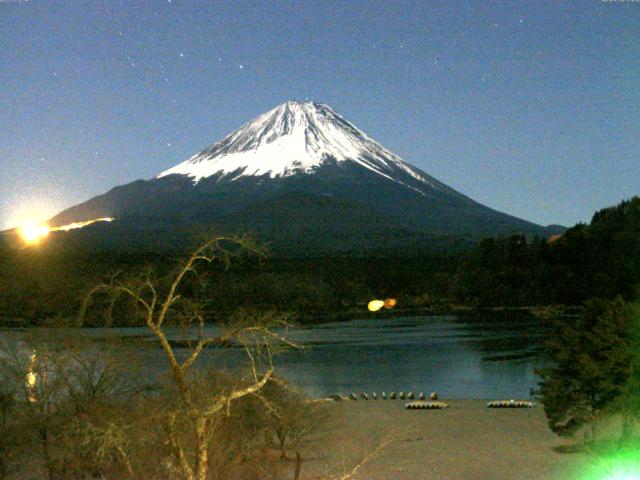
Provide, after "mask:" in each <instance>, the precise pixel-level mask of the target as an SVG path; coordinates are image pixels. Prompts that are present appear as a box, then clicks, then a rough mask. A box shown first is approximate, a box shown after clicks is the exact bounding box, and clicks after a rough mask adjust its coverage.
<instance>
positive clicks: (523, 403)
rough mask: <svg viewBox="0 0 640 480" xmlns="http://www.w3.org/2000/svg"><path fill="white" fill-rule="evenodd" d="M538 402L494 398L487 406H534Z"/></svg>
mask: <svg viewBox="0 0 640 480" xmlns="http://www.w3.org/2000/svg"><path fill="white" fill-rule="evenodd" d="M535 406H536V404H535V403H534V402H530V401H528V400H494V401H492V402H489V403H487V408H533V407H535Z"/></svg>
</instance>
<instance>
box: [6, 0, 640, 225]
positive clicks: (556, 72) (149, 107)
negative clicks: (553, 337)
mask: <svg viewBox="0 0 640 480" xmlns="http://www.w3.org/2000/svg"><path fill="white" fill-rule="evenodd" d="M0 86H1V88H0V126H1V128H0V227H8V226H10V225H14V224H17V223H19V222H22V221H24V220H27V219H33V218H35V219H39V220H43V219H46V218H48V217H50V216H51V215H53V214H54V213H56V212H58V211H60V210H61V209H63V208H65V207H68V206H71V205H74V204H76V203H79V202H81V201H83V200H86V199H88V198H90V197H92V196H94V195H97V194H100V193H103V192H105V191H106V190H108V189H110V188H111V187H113V186H116V185H120V184H123V183H128V182H130V181H133V180H136V179H139V178H150V177H153V176H155V175H157V174H158V173H160V172H161V171H163V170H165V169H167V168H169V167H171V166H173V165H175V164H177V163H179V162H181V161H183V160H185V159H186V158H187V157H189V156H191V155H192V154H194V153H196V152H197V151H199V150H201V149H202V148H204V147H206V146H208V145H209V144H211V143H213V142H214V141H216V140H220V139H222V137H223V136H225V135H226V134H227V133H229V132H231V131H232V130H234V129H236V128H237V127H239V126H240V125H241V124H243V123H245V122H247V121H249V120H250V119H252V118H253V117H255V116H256V115H258V114H260V113H262V112H264V111H266V110H269V109H271V108H273V107H275V106H276V105H277V104H279V103H282V102H284V101H286V100H306V99H309V100H313V101H317V102H322V103H326V104H328V105H330V106H331V107H332V108H333V109H334V110H336V111H337V112H339V113H340V114H342V115H343V116H344V117H345V118H346V119H347V120H349V121H351V122H352V123H354V124H355V125H356V126H358V127H359V128H360V129H362V130H363V131H364V132H365V133H367V134H368V135H369V136H371V137H373V138H374V139H376V140H377V141H379V142H380V143H382V144H383V145H385V146H386V147H387V148H389V149H391V150H392V151H393V152H395V153H396V154H398V155H400V156H401V157H402V158H403V159H404V160H406V161H408V162H410V163H412V164H414V165H416V166H417V167H419V168H421V169H423V170H424V171H425V172H427V173H428V174H430V175H432V176H434V177H436V178H437V179H439V180H441V181H443V182H444V183H446V184H447V185H449V186H451V187H453V188H455V189H457V190H459V191H461V192H462V193H464V194H466V195H468V196H470V197H472V198H473V199H475V200H477V201H479V202H481V203H483V204H485V205H487V206H490V207H492V208H495V209H498V210H501V211H505V212H507V213H510V214H513V215H516V216H519V217H522V218H525V219H527V220H531V221H534V222H536V223H540V224H550V223H560V224H564V225H568V226H570V225H572V224H574V223H576V222H578V221H588V220H589V219H590V217H591V215H592V214H593V212H594V211H595V210H597V209H599V208H602V207H604V206H607V205H611V204H614V203H617V202H619V201H620V200H622V199H624V198H628V197H630V196H633V195H637V194H640V1H629V0H627V1H617V2H615V1H601V0H570V1H540V0H536V1H531V2H524V1H523V2H512V1H505V0H500V1H487V0H478V1H475V2H470V1H457V0H456V1H451V0H449V1H446V2H440V1H424V2H398V3H396V2H393V3H392V2H379V3H378V2H372V1H345V2H332V1H323V2H310V1H296V2H247V1H243V2H237V3H235V4H234V3H233V2H212V1H204V0H202V1H187V0H169V1H167V0H154V1H137V0H136V1H132V0H126V1H117V0H108V1H82V2H80V1H78V2H75V1H52V0H30V1H26V0H22V1H12V0H0Z"/></svg>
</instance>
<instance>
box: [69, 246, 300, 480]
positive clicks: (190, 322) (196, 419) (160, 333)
mask: <svg viewBox="0 0 640 480" xmlns="http://www.w3.org/2000/svg"><path fill="white" fill-rule="evenodd" d="M238 251H240V252H250V253H253V254H257V255H262V254H263V252H262V250H261V249H259V248H257V247H256V246H255V245H254V244H253V243H251V242H250V241H248V240H247V239H245V238H232V237H215V238H212V239H210V240H208V241H206V242H205V243H203V244H202V245H201V246H200V247H198V248H197V249H196V250H195V251H194V252H193V253H192V254H191V255H190V256H189V257H188V258H187V259H186V260H185V261H184V262H183V263H182V264H180V266H179V267H178V268H177V270H176V271H175V272H174V273H173V274H172V275H171V277H170V279H169V281H168V282H167V283H166V285H163V284H162V282H161V281H160V280H159V279H157V278H155V277H154V275H153V272H152V271H151V270H147V271H146V272H144V274H143V275H142V276H140V277H138V278H134V279H129V280H123V279H122V278H120V276H115V277H113V278H112V279H111V281H110V282H108V283H102V284H100V285H97V286H96V287H94V288H93V289H92V290H91V291H90V292H89V293H88V294H87V296H86V297H85V300H84V302H83V304H82V309H81V312H80V315H79V317H78V324H79V325H82V323H83V322H84V320H85V318H86V315H87V311H88V308H89V307H90V306H91V304H92V301H93V299H94V298H95V297H96V296H99V295H101V294H107V297H108V302H107V305H106V316H107V318H106V322H107V325H111V324H112V314H113V311H114V306H115V305H116V303H117V302H118V301H119V299H120V298H122V297H125V298H128V299H129V300H130V301H131V302H132V303H133V304H134V305H135V307H136V309H137V311H138V312H139V313H140V315H141V317H142V319H143V321H144V323H145V325H146V326H147V328H148V329H149V331H150V332H151V333H152V334H153V336H154V337H155V338H156V339H157V341H158V342H159V344H160V346H161V348H162V350H163V352H164V356H165V358H166V360H167V362H168V364H169V369H170V376H171V380H172V383H173V385H174V387H175V389H176V391H177V396H178V398H179V402H178V404H177V405H176V407H177V408H169V409H167V411H166V412H165V413H163V417H164V422H165V426H166V429H165V431H166V435H167V443H168V445H169V446H170V449H171V452H172V456H173V464H174V466H175V468H176V470H177V471H178V472H180V474H181V476H182V478H184V479H187V480H205V479H206V478H207V476H208V472H209V452H210V448H211V447H212V442H213V441H214V439H215V429H216V425H217V423H218V422H217V420H218V419H219V418H220V417H221V416H222V417H224V416H229V415H230V413H231V408H232V405H233V404H234V402H236V401H238V400H239V399H242V398H244V397H247V396H251V395H255V394H256V393H257V392H258V391H260V390H261V389H262V388H263V387H264V386H265V384H266V383H267V382H268V381H269V379H270V378H271V377H272V375H273V363H272V355H273V349H274V347H275V346H276V345H277V344H279V343H287V342H286V340H285V339H284V338H282V337H281V336H279V335H278V334H277V333H275V332H274V331H273V329H272V327H274V326H275V325H282V324H283V322H282V321H281V320H280V319H278V318H277V316H275V315H266V316H261V315H257V316H248V317H247V316H244V317H241V318H236V319H234V321H232V322H230V323H227V324H224V325H219V326H220V329H219V332H218V333H216V334H215V335H209V334H208V333H207V329H206V328H205V326H206V325H205V317H206V313H205V310H204V308H203V306H202V304H201V303H200V302H198V301H197V300H195V299H194V298H190V297H189V295H184V294H183V293H182V290H183V289H184V288H185V283H188V282H194V281H196V282H197V281H199V279H200V278H201V274H200V273H199V272H198V270H197V267H198V266H201V265H206V264H211V263H213V262H214V261H221V262H222V263H223V264H225V265H226V264H228V262H229V259H230V258H231V256H232V255H233V254H234V253H236V252H238ZM169 323H178V324H179V325H181V326H182V327H183V328H185V329H186V330H188V331H195V335H196V338H195V340H194V341H193V342H192V343H190V344H189V345H188V346H189V347H190V348H189V350H188V354H187V355H186V356H183V355H182V356H181V355H179V352H177V351H176V350H175V348H174V346H173V345H172V342H171V341H170V339H169V337H168V333H167V329H166V327H167V324H169ZM230 342H236V343H237V344H238V345H240V346H242V348H243V349H244V351H245V353H246V356H247V359H248V364H249V375H248V376H247V377H245V378H241V379H240V378H236V379H235V380H234V381H231V382H227V383H226V384H225V385H224V386H222V387H220V388H219V389H217V390H216V391H215V392H213V393H210V394H203V393H202V391H201V389H199V388H197V385H198V383H197V382H196V381H194V375H193V371H192V370H193V369H192V367H193V365H194V364H195V362H196V361H197V360H198V358H199V357H200V356H201V354H202V352H203V351H204V349H205V348H207V347H209V346H223V345H227V344H229V343H230ZM182 421H187V422H188V423H189V426H190V431H191V439H190V440H189V443H188V444H186V443H184V442H183V439H184V435H182V434H181V432H180V430H179V428H180V427H179V423H180V422H182Z"/></svg>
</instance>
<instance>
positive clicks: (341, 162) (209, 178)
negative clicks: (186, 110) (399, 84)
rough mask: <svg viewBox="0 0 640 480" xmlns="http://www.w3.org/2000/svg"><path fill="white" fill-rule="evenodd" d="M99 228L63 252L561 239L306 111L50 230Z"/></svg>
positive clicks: (296, 249)
mask: <svg viewBox="0 0 640 480" xmlns="http://www.w3.org/2000/svg"><path fill="white" fill-rule="evenodd" d="M99 217H115V218H116V221H114V222H112V223H111V224H109V225H96V226H91V227H87V228H85V229H82V231H76V232H73V233H72V234H70V235H67V236H66V237H67V240H69V241H80V242H81V243H82V242H84V243H87V244H91V245H93V246H94V247H95V246H99V247H105V248H125V249H131V250H133V251H135V250H136V249H144V250H153V249H166V248H171V247H170V246H171V245H180V244H181V243H182V240H183V239H184V238H185V237H186V236H188V235H190V234H192V233H193V231H194V230H196V229H203V228H207V229H214V230H215V231H218V232H224V233H235V234H240V233H253V234H255V235H256V236H257V237H258V239H259V240H261V241H266V242H268V243H270V244H271V247H272V252H273V253H275V254H281V255H284V256H300V255H303V256H304V255H307V256H308V255H312V256H313V255H332V254H353V253H358V252H382V251H394V252H397V251H401V250H403V249H409V250H412V249H420V248H424V247H425V246H430V247H431V248H433V249H435V250H439V249H441V248H452V245H454V248H457V247H459V248H465V247H464V245H465V244H467V245H468V244H471V243H472V242H474V241H475V240H477V239H479V238H481V237H485V236H495V235H507V234H512V233H522V234H526V235H528V236H543V237H546V236H548V235H550V234H552V233H557V229H556V228H553V227H542V226H539V225H536V224H533V223H531V222H527V221H525V220H522V219H519V218H516V217H513V216H510V215H507V214H504V213H501V212H498V211H495V210H492V209H491V208H488V207H486V206H484V205H481V204H479V203H477V202H475V201H473V200H472V199H470V198H468V197H466V196H465V195H463V194H461V193H459V192H457V191H455V190H454V189H452V188H450V187H448V186H446V185H444V184H443V183H441V182H439V181H438V180H436V179H434V178H433V177H431V176H429V175H428V174H426V173H425V172H423V171H421V170H420V169H418V168H416V167H414V166H412V165H410V164H409V163H407V162H405V161H403V160H402V159H400V158H399V157H398V156H396V155H395V154H393V153H392V152H390V151H389V150H387V149H386V148H384V147H383V146H382V145H380V144H379V143H377V142H375V141H374V140H372V139H371V138H369V137H368V136H367V135H366V134H364V133H363V132H362V131H360V130H359V129H358V128H356V127H355V126H354V125H352V124H351V123H349V122H348V121H346V120H345V119H344V118H342V117H341V116H340V115H338V114H337V113H336V112H334V111H333V110H332V109H331V108H330V107H328V106H326V105H323V104H317V103H312V102H304V103H301V102H286V103H283V104H282V105H279V106H277V107H276V108H274V109H273V110H270V111H268V112H266V113H264V114H262V115H260V116H258V117H257V118H255V119H254V120H252V121H250V122H249V123H247V124H245V125H244V126H242V127H240V128H239V129H238V130H236V131H235V132H233V133H231V134H230V135H228V136H227V137H225V138H224V139H223V140H222V141H219V142H217V143H214V144H213V145H212V146H211V147H209V148H207V149H205V150H203V151H202V152H200V153H198V154H196V155H194V156H192V157H191V158H189V159H188V160H186V161H184V162H182V163H180V164H178V165H176V166H175V167H173V168H170V169H168V170H166V171H164V172H162V173H160V174H159V175H158V176H156V177H154V178H152V179H150V180H138V181H135V182H132V183H130V184H127V185H123V186H118V187H116V188H113V189H112V190H110V191H108V192H107V193H105V194H103V195H99V196H97V197H94V198H92V199H90V200H88V201H86V202H84V203H82V204H79V205H77V206H74V207H71V208H69V209H67V210H65V211H63V212H61V213H60V214H58V215H57V216H55V217H54V218H52V219H51V221H50V224H51V225H53V226H59V225H64V224H69V223H73V222H80V221H86V220H90V219H92V218H99ZM456 246H457V247H456Z"/></svg>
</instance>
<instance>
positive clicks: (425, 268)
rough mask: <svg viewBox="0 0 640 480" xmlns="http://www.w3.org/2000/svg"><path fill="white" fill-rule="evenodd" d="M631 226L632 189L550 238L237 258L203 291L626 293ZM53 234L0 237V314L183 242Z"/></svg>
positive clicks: (444, 298)
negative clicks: (151, 246) (121, 245)
mask: <svg viewBox="0 0 640 480" xmlns="http://www.w3.org/2000/svg"><path fill="white" fill-rule="evenodd" d="M639 232H640V198H638V197H636V198H633V199H632V200H629V201H625V202H622V203H621V204H619V205H617V206H614V207H610V208H606V209H603V210H601V211H599V212H597V213H596V214H595V215H594V216H593V219H592V221H591V223H590V224H588V225H585V224H578V225H576V226H574V227H573V228H570V229H569V230H567V231H566V232H565V233H564V234H563V235H562V236H560V237H558V238H551V239H548V238H536V239H528V238H525V237H524V236H522V235H513V236H509V237H505V238H488V239H484V240H482V241H480V242H479V243H478V244H477V245H476V246H475V247H473V248H471V249H470V250H468V251H466V252H461V251H459V248H456V249H455V250H454V251H452V252H451V253H446V252H440V253H434V252H433V251H429V253H424V254H420V253H415V252H414V253H412V254H411V255H406V254H403V253H402V252H396V253H387V254H385V255H382V254H378V255H375V256H370V257H365V256H353V257H350V256H342V257H339V258H285V257H269V256H267V257H264V258H261V259H260V260H256V259H255V258H249V259H243V260H237V261H235V262H234V263H233V265H232V266H231V268H229V269H228V270H226V271H225V273H224V275H212V276H210V277H209V279H208V281H207V283H206V285H205V288H204V290H200V293H201V294H202V297H203V298H206V299H208V301H209V302H210V304H211V305H212V306H213V305H215V308H212V311H211V312H210V313H211V314H214V315H220V316H224V315H227V314H228V313H230V312H233V311H234V310H236V309H237V308H239V307H242V308H259V309H270V310H277V311H279V312H283V313H287V314H293V315H295V316H296V317H297V318H298V319H299V320H300V321H313V320H317V319H322V318H350V317H353V316H360V315H362V314H363V313H365V312H366V309H365V306H366V303H367V302H368V301H369V300H371V299H373V298H388V297H393V298H396V299H398V303H397V309H398V310H399V311H401V312H403V313H410V312H411V311H415V310H417V311H421V312H425V311H433V312H440V311H446V310H447V309H449V308H451V307H452V306H465V307H523V306H533V305H550V304H563V305H581V304H582V303H583V302H585V301H586V300H588V299H590V298H607V299H613V298H615V297H616V296H617V295H621V296H622V297H623V298H624V299H627V300H630V299H632V298H633V297H634V295H635V286H636V285H637V284H638V283H639V282H640V233H639ZM51 244H52V245H49V244H48V242H45V243H43V244H42V245H40V246H36V247H30V248H22V249H16V248H12V247H10V246H9V244H8V242H6V241H5V242H3V243H0V317H1V318H2V319H3V320H4V321H5V322H6V321H7V320H13V321H16V322H17V323H19V324H23V325H29V324H41V323H42V322H44V321H48V320H52V319H64V318H67V319H68V318H71V317H73V316H75V314H76V312H77V310H78V308H79V306H80V302H81V299H82V298H83V295H84V294H85V293H86V291H87V288H88V286H91V285H94V284H95V283H97V282H99V281H102V280H104V279H105V278H108V277H109V276H110V275H112V274H113V273H114V272H120V274H121V275H125V276H126V275H128V274H130V273H131V272H135V271H138V270H139V269H141V268H146V267H148V266H152V267H153V268H154V270H155V271H156V272H158V273H159V274H162V272H166V271H168V270H169V269H170V268H172V266H173V265H174V264H175V258H176V257H179V256H181V255H184V253H185V252H181V253H180V252H178V253H176V252H173V253H171V254H145V255H139V254H132V253H130V252H129V253H126V252H88V251H86V250H83V249H76V250H71V251H69V250H64V249H60V248H57V247H56V246H55V242H51ZM425 252H427V250H425ZM218 268H219V269H223V268H225V267H223V266H218ZM130 320H131V319H130V318H129V319H127V318H121V319H117V321H118V322H122V323H126V322H127V321H130Z"/></svg>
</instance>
